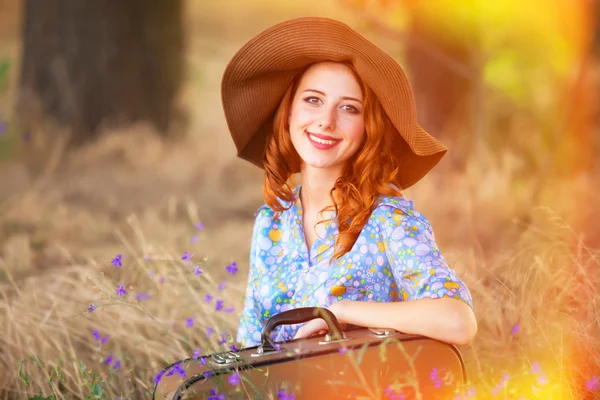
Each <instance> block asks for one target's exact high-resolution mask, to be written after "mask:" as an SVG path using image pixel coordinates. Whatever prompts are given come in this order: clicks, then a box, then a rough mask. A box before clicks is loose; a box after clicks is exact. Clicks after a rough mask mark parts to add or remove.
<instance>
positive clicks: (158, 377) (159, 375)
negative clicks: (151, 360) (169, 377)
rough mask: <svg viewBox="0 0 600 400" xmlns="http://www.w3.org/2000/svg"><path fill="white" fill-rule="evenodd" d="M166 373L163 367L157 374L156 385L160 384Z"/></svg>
mask: <svg viewBox="0 0 600 400" xmlns="http://www.w3.org/2000/svg"><path fill="white" fill-rule="evenodd" d="M164 373H165V370H164V369H161V370H160V372H159V373H158V374H156V377H155V378H154V386H156V385H158V382H160V380H161V379H162V376H163V375H164Z"/></svg>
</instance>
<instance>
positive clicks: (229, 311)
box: [225, 307, 235, 313]
mask: <svg viewBox="0 0 600 400" xmlns="http://www.w3.org/2000/svg"><path fill="white" fill-rule="evenodd" d="M234 311H235V308H233V307H227V308H226V309H225V312H226V313H232V312H234Z"/></svg>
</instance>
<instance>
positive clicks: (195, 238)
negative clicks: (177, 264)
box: [191, 235, 200, 243]
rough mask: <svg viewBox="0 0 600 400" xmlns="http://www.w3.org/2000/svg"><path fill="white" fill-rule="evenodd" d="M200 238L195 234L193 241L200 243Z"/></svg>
mask: <svg viewBox="0 0 600 400" xmlns="http://www.w3.org/2000/svg"><path fill="white" fill-rule="evenodd" d="M199 240H200V238H199V237H198V235H194V236H192V239H191V242H192V243H198V241H199Z"/></svg>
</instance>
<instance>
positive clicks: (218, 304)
mask: <svg viewBox="0 0 600 400" xmlns="http://www.w3.org/2000/svg"><path fill="white" fill-rule="evenodd" d="M222 309H223V300H217V302H216V303H215V311H221V310H222Z"/></svg>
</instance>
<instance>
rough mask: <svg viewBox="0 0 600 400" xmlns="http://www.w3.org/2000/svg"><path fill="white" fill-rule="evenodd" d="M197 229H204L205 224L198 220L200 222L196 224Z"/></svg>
mask: <svg viewBox="0 0 600 400" xmlns="http://www.w3.org/2000/svg"><path fill="white" fill-rule="evenodd" d="M196 229H197V230H199V231H201V230H203V229H204V225H203V224H202V222H198V223H197V224H196Z"/></svg>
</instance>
